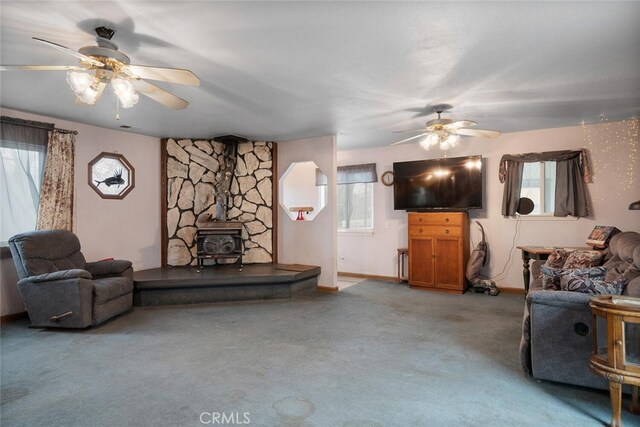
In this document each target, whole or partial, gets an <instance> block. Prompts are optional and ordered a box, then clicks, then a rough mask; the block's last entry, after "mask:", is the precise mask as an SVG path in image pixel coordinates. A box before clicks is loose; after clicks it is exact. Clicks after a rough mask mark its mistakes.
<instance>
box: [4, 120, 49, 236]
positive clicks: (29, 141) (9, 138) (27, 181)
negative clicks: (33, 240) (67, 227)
mask: <svg viewBox="0 0 640 427" xmlns="http://www.w3.org/2000/svg"><path fill="white" fill-rule="evenodd" d="M47 133H48V131H47V129H38V128H32V127H28V126H23V125H16V124H12V123H5V122H4V121H3V123H2V132H1V136H0V242H6V241H7V240H8V239H9V238H10V237H11V236H13V235H14V234H17V233H21V232H24V231H29V230H34V229H35V226H36V218H37V214H38V203H39V200H40V185H41V183H42V175H43V171H44V164H45V159H46V153H47Z"/></svg>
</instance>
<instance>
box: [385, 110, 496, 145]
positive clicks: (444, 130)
mask: <svg viewBox="0 0 640 427" xmlns="http://www.w3.org/2000/svg"><path fill="white" fill-rule="evenodd" d="M450 108H451V106H450V105H447V104H441V105H436V106H434V107H433V112H435V113H436V114H438V118H437V119H433V120H429V121H428V122H427V123H426V125H425V127H423V128H421V129H413V130H406V131H398V132H394V133H409V132H411V133H415V132H420V133H419V134H418V135H415V136H412V137H409V138H406V139H403V140H400V141H397V142H394V143H393V144H391V145H398V144H403V143H405V142H409V141H413V140H415V139H418V138H422V139H420V140H419V141H418V142H419V143H420V146H421V147H422V148H424V149H425V150H428V149H429V148H431V147H433V146H435V145H438V146H439V148H440V149H441V150H447V149H449V148H451V147H454V146H455V145H457V143H458V140H459V138H460V136H461V135H463V136H480V137H485V138H497V137H499V136H500V135H501V134H502V132H500V131H499V130H488V129H469V128H468V127H469V126H475V125H477V123H476V122H474V121H472V120H457V121H453V120H452V119H443V118H441V117H440V114H442V112H443V111H446V110H448V109H450Z"/></svg>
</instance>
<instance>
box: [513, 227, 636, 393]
mask: <svg viewBox="0 0 640 427" xmlns="http://www.w3.org/2000/svg"><path fill="white" fill-rule="evenodd" d="M543 263H544V261H536V262H534V263H533V265H532V268H531V271H532V275H531V277H532V278H534V279H533V280H532V282H531V286H530V287H529V293H528V295H527V299H526V304H525V308H524V319H523V324H522V338H521V340H520V361H521V364H522V369H523V370H524V372H525V373H527V374H529V375H531V376H533V377H534V378H537V379H541V380H548V381H557V382H562V383H567V384H574V385H579V386H585V387H593V388H600V389H608V383H607V382H606V381H605V380H604V379H602V378H600V377H598V376H596V375H594V374H593V373H591V371H590V370H589V357H590V356H591V350H592V346H593V328H592V323H593V319H592V314H591V309H590V308H589V298H590V295H589V294H585V293H578V292H569V291H553V290H543V289H542V278H541V276H540V266H541V265H542V264H543ZM603 266H604V267H605V268H607V278H609V277H610V275H612V276H613V275H617V274H624V275H625V276H626V277H628V278H630V279H631V280H630V281H629V282H628V284H627V286H626V288H625V290H624V292H623V294H624V295H628V296H633V297H640V234H638V233H636V232H625V233H619V234H617V235H615V236H614V237H613V238H612V239H611V242H610V244H609V248H608V249H607V250H606V251H605V263H604V264H603Z"/></svg>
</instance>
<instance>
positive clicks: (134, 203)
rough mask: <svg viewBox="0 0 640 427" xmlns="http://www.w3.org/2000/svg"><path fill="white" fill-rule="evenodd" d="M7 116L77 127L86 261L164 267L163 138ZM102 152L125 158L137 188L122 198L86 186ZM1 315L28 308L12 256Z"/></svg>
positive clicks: (0, 286)
mask: <svg viewBox="0 0 640 427" xmlns="http://www.w3.org/2000/svg"><path fill="white" fill-rule="evenodd" d="M0 112H1V114H2V115H3V116H10V117H17V118H22V119H27V120H37V121H42V122H48V123H55V125H56V127H58V128H63V129H70V130H77V131H78V135H76V158H75V179H74V187H75V200H74V218H73V228H74V232H75V233H76V234H77V235H78V238H79V239H80V243H81V244H82V252H83V253H84V255H85V257H86V258H87V261H96V260H99V259H103V258H110V257H113V258H119V259H128V260H131V261H132V262H133V267H134V269H136V270H144V269H148V268H154V267H159V266H160V140H159V139H158V138H154V137H149V136H143V135H137V134H134V133H128V132H120V131H116V130H111V129H104V128H99V127H95V126H88V125H83V124H80V123H75V122H68V121H65V120H58V119H54V118H51V117H44V116H39V115H35V114H28V113H23V112H19V111H15V110H10V109H5V108H2V109H1V110H0ZM103 151H107V152H118V153H120V154H122V155H124V156H125V157H126V159H127V160H128V161H129V163H131V164H132V165H133V167H134V168H135V172H136V182H135V188H134V189H133V190H132V191H131V192H130V193H129V194H128V195H127V196H126V197H125V198H124V199H123V200H107V199H102V198H100V196H98V194H97V193H96V192H95V191H94V190H92V189H91V188H90V187H89V185H88V184H87V173H88V170H87V165H88V163H89V162H90V161H91V160H93V159H94V158H95V157H96V156H97V155H98V154H100V153H101V152H103ZM0 265H1V267H2V272H1V273H2V277H1V281H0V303H1V305H0V315H6V314H12V313H17V312H21V311H24V307H23V305H22V301H21V299H20V296H19V294H18V292H17V289H16V274H15V270H14V266H13V261H12V260H11V259H3V260H2V263H1V264H0Z"/></svg>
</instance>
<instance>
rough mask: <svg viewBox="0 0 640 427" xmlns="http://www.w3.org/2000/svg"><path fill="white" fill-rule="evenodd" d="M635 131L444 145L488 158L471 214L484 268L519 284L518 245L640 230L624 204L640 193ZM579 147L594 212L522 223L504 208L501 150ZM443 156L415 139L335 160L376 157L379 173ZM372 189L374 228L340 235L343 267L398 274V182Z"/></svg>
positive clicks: (615, 128) (639, 220) (577, 242)
mask: <svg viewBox="0 0 640 427" xmlns="http://www.w3.org/2000/svg"><path fill="white" fill-rule="evenodd" d="M637 129H638V122H635V124H632V123H630V122H615V123H605V124H598V125H589V126H585V127H584V128H583V127H580V126H578V127H567V128H559V129H545V130H538V131H529V132H517V133H511V134H505V135H502V136H501V137H500V138H498V139H495V140H493V139H484V138H466V139H464V138H463V139H462V140H461V141H460V144H459V145H458V146H457V147H456V148H454V149H452V150H449V151H447V152H446V155H447V157H459V156H467V155H473V154H481V155H482V156H483V157H484V159H485V169H484V171H483V172H484V176H483V178H484V180H485V186H484V188H485V194H484V209H483V210H472V211H470V218H471V220H479V221H480V222H481V223H482V225H483V226H484V228H485V231H486V232H487V240H488V243H489V248H490V254H491V263H490V265H489V266H487V267H486V268H485V270H484V272H483V273H484V274H485V275H488V276H495V275H498V274H499V273H500V272H502V271H503V269H504V268H505V265H506V270H505V273H504V274H502V275H501V276H500V277H499V278H498V280H497V283H498V285H499V286H504V287H515V288H522V287H523V280H522V261H521V253H520V251H519V250H517V249H515V246H518V245H527V244H530V245H545V246H546V245H552V246H584V244H585V240H586V238H587V236H588V235H589V233H590V232H591V230H592V229H593V227H594V226H595V225H596V224H599V225H615V226H616V227H618V228H619V229H621V230H636V231H640V212H638V211H629V210H628V209H627V208H628V206H629V204H630V203H631V202H633V201H636V200H638V199H640V159H638V156H639V154H640V153H639V146H640V137H639V136H638V133H637ZM390 138H391V136H390ZM577 148H586V149H587V150H588V151H589V154H590V159H591V171H592V175H593V183H592V184H589V185H588V189H589V192H590V195H591V200H592V203H593V205H592V208H593V209H592V211H593V216H592V217H590V218H584V219H579V220H575V219H573V220H566V219H551V220H548V219H547V220H533V219H532V218H529V217H526V218H524V219H522V220H520V221H519V222H518V221H516V220H513V219H508V218H504V217H503V216H502V215H501V214H500V208H501V203H502V189H503V185H502V184H501V183H500V182H499V181H498V165H499V162H500V158H501V157H502V155H503V154H506V153H509V154H518V153H527V152H539V151H553V150H565V149H577ZM444 154H445V152H443V151H440V150H438V149H432V150H430V151H424V150H423V149H421V148H420V147H419V146H418V145H417V144H410V143H408V144H404V145H399V146H394V147H383V148H377V149H362V150H351V151H340V152H338V165H340V166H343V165H349V164H359V163H369V162H375V163H376V165H377V170H378V176H380V175H382V173H383V172H384V171H387V170H391V169H392V165H393V162H398V161H408V160H420V159H430V158H439V157H444ZM374 188H375V190H374V204H375V206H374V233H373V235H343V234H339V235H338V258H339V259H338V271H341V272H350V273H361V274H370V275H379V276H391V277H395V276H396V274H397V262H396V248H399V247H406V246H407V220H406V213H405V212H403V211H394V210H393V187H386V186H384V185H382V183H381V182H378V183H376V184H375V185H374ZM385 224H388V228H385ZM516 227H517V228H518V233H517V235H516ZM470 230H471V241H472V246H471V247H472V248H473V247H475V245H476V244H477V243H478V242H479V240H480V231H479V228H478V227H477V226H476V225H475V224H474V223H471V227H470ZM514 236H515V243H513V241H514ZM512 248H513V250H512ZM342 257H344V259H342Z"/></svg>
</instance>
